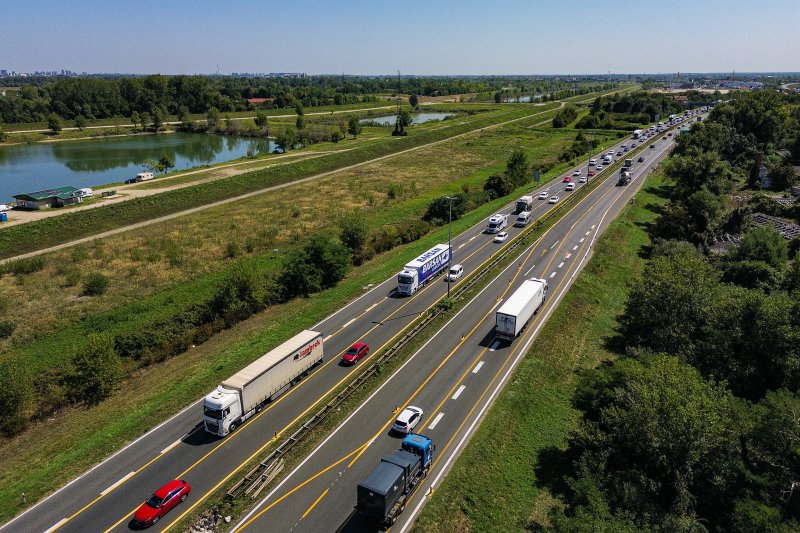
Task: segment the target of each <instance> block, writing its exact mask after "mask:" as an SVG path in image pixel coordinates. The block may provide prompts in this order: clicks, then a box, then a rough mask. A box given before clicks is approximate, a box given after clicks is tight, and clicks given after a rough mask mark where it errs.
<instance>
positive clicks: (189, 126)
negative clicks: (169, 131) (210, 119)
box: [178, 106, 194, 131]
mask: <svg viewBox="0 0 800 533" xmlns="http://www.w3.org/2000/svg"><path fill="white" fill-rule="evenodd" d="M178 120H180V122H181V125H180V129H181V131H192V130H194V122H192V116H191V115H190V114H189V108H188V107H186V106H182V107H181V109H180V111H179V112H178Z"/></svg>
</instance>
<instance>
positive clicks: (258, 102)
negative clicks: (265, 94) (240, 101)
mask: <svg viewBox="0 0 800 533" xmlns="http://www.w3.org/2000/svg"><path fill="white" fill-rule="evenodd" d="M274 101H275V99H274V98H247V99H245V102H247V104H248V105H251V106H255V107H258V106H262V105H267V104H271V103H272V102H274Z"/></svg>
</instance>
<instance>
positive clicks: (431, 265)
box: [397, 244, 451, 296]
mask: <svg viewBox="0 0 800 533" xmlns="http://www.w3.org/2000/svg"><path fill="white" fill-rule="evenodd" d="M450 254H451V249H450V246H448V245H447V244H437V245H436V246H434V247H433V248H431V249H430V250H428V251H427V252H425V253H424V254H422V255H421V256H419V257H417V258H416V259H414V260H413V261H411V262H410V263H408V264H407V265H406V266H405V267H403V270H402V271H401V272H400V273H399V274H398V275H397V293H398V294H405V295H407V296H411V295H412V294H414V293H415V292H417V291H418V290H419V289H420V288H421V287H422V286H423V285H425V283H427V282H428V281H430V280H431V279H433V278H434V277H436V276H437V275H438V274H441V273H442V272H444V271H445V267H446V266H447V265H448V264H449V263H450Z"/></svg>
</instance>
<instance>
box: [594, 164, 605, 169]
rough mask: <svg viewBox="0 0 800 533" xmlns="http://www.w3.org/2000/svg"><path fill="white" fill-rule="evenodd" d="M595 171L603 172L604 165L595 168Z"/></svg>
mask: <svg viewBox="0 0 800 533" xmlns="http://www.w3.org/2000/svg"><path fill="white" fill-rule="evenodd" d="M594 169H595V170H603V165H597V166H596V167H594Z"/></svg>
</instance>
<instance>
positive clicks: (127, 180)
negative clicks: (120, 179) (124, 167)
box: [125, 178, 138, 183]
mask: <svg viewBox="0 0 800 533" xmlns="http://www.w3.org/2000/svg"><path fill="white" fill-rule="evenodd" d="M137 181H138V180H137V179H136V178H128V179H126V180H125V183H136V182H137Z"/></svg>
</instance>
